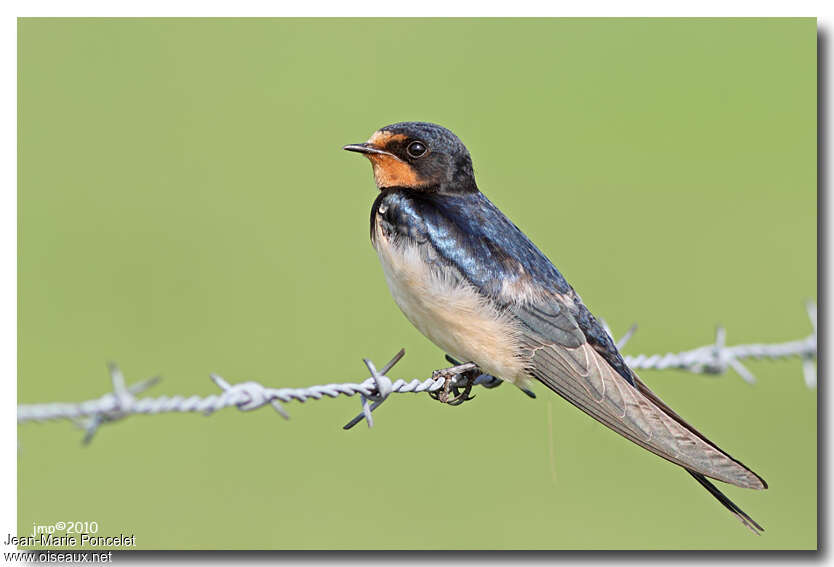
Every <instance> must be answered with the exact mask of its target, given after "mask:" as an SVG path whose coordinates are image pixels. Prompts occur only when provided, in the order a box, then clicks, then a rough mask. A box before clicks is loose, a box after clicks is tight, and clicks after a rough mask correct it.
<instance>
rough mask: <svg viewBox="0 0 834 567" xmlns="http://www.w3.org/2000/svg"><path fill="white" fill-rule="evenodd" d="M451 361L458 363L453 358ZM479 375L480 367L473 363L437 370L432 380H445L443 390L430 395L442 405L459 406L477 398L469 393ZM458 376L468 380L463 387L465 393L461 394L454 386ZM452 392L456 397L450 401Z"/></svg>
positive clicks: (433, 373)
mask: <svg viewBox="0 0 834 567" xmlns="http://www.w3.org/2000/svg"><path fill="white" fill-rule="evenodd" d="M447 358H449V357H447ZM449 360H450V361H452V362H457V361H456V360H454V359H451V358H449ZM479 375H480V370H479V369H478V366H477V365H476V364H475V363H473V362H467V363H465V364H456V365H455V366H451V367H449V368H443V369H441V370H435V371H434V372H432V378H433V379H435V380H436V379H438V378H443V379H444V384H443V388H441V389H440V390H436V391H434V392H429V395H430V396H431V397H432V398H434V399H435V400H437V401H439V402H440V403H443V404H449V405H452V406H458V405H460V404H462V403H463V402H465V401H468V400H471V399H472V398H474V397H475V396H470V395H469V393H470V392H471V391H472V385H473V384H474V382H475V380H476V379H477V378H478V376H479ZM457 376H462V377H463V378H464V379H465V380H466V385H465V386H464V387H463V388H464V390H463V393H461V392H460V390H459V387H458V386H455V385H453V384H454V381H455V378H456V377H457ZM452 392H454V396H453V397H451V399H450V394H451V393H452Z"/></svg>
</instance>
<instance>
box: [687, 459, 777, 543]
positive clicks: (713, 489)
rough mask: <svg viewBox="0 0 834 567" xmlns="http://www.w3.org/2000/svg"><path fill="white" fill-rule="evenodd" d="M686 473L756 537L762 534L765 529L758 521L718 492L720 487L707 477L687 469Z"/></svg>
mask: <svg viewBox="0 0 834 567" xmlns="http://www.w3.org/2000/svg"><path fill="white" fill-rule="evenodd" d="M686 472H688V473H689V474H691V475H692V477H693V478H694V479H695V480H697V481H698V482H699V483H700V484H701V486H703V487H704V488H706V489H707V491H709V493H710V494H712V495H713V496H714V497H715V499H716V500H718V501H719V502H721V504H723V505H724V507H725V508H727V510H729V511H730V512H731V513H732V514H733V515H734V516H735V517H736V518H738V519H739V520H740V521H741V523H742V524H744V525H745V526H747V528H748V529H749V530H750V531H752V532H753V533H754V534H756V535H761V534H762V532H763V531H764V528H763V527H762V526H760V525H759V524H758V523H756V520H754V519H753V518H751V517H750V516H748V515H747V514H746V513H745V512H744V510H742V509H741V508H739V507H738V506H736V505H735V503H734V502H733V501H732V500H730V499H729V498H727V496H726V495H725V494H724V493H723V492H721V491H720V490H718V487H717V486H715V485H714V484H713V483H711V482H710V481H709V480H707V477H705V476H704V475H702V474H701V473H697V472H692V471H691V470H689V469H686Z"/></svg>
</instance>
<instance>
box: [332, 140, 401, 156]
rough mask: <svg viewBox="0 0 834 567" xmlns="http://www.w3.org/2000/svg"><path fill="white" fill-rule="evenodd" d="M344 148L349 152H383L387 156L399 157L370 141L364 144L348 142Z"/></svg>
mask: <svg viewBox="0 0 834 567" xmlns="http://www.w3.org/2000/svg"><path fill="white" fill-rule="evenodd" d="M342 149H343V150H347V151H349V152H359V153H360V154H383V155H386V156H391V157H397V156H395V155H394V154H392V153H391V152H386V151H385V150H380V149H379V148H378V147H376V146H375V145H373V144H371V143H368V142H364V143H362V144H348V145H347V146H345V147H343V148H342Z"/></svg>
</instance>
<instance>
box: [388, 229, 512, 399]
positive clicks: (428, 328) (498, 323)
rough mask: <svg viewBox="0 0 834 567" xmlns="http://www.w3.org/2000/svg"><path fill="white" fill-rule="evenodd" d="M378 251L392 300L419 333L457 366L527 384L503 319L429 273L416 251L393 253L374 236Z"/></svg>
mask: <svg viewBox="0 0 834 567" xmlns="http://www.w3.org/2000/svg"><path fill="white" fill-rule="evenodd" d="M376 236H377V238H376V242H375V244H376V249H377V254H378V255H379V260H380V262H381V263H382V269H383V271H384V272H385V279H386V280H387V282H388V288H389V289H390V290H391V295H393V296H394V301H396V303H397V305H398V306H399V307H400V309H401V310H402V312H403V313H404V314H405V316H406V317H407V318H408V320H409V321H411V323H412V324H413V325H414V326H415V327H417V329H418V330H419V331H420V332H421V333H423V334H424V335H425V336H426V337H428V338H429V339H430V340H431V341H432V342H433V343H434V344H436V345H437V346H438V347H440V348H441V349H443V350H444V351H445V352H447V353H448V354H450V355H451V356H453V357H455V358H457V359H458V360H460V361H461V362H474V363H476V364H477V365H478V366H479V367H480V368H481V369H482V370H483V371H485V372H487V373H489V374H492V375H494V376H497V377H499V378H503V379H505V380H509V381H511V382H513V383H516V384H518V385H524V384H526V382H527V375H526V373H525V372H524V365H523V363H522V362H521V361H520V360H519V359H518V358H517V353H519V352H520V350H521V349H520V347H519V345H518V340H517V336H518V333H517V331H516V328H515V326H514V324H513V322H512V318H511V317H510V316H508V315H507V314H503V313H501V312H499V311H498V310H497V309H496V308H495V307H494V306H493V305H492V304H491V303H490V302H489V301H488V300H487V299H486V298H485V297H484V296H482V295H481V294H479V293H478V291H477V290H476V289H475V288H474V287H472V286H471V285H469V284H467V283H460V282H456V281H455V280H456V278H454V277H450V274H448V273H444V272H443V271H442V270H438V269H436V268H431V267H430V266H429V265H428V264H427V263H426V262H425V261H423V260H422V259H421V257H420V253H419V249H418V248H417V246H410V247H407V248H404V249H402V250H401V249H397V248H395V247H394V246H392V245H391V244H390V243H389V242H388V240H387V239H386V238H385V237H384V236H383V235H382V234H381V232H380V231H377V233H376Z"/></svg>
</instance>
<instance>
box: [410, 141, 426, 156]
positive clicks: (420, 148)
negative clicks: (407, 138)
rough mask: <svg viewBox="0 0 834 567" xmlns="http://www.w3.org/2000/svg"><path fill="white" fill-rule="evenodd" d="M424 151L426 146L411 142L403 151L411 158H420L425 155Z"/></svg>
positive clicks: (418, 142)
mask: <svg viewBox="0 0 834 567" xmlns="http://www.w3.org/2000/svg"><path fill="white" fill-rule="evenodd" d="M426 150H427V148H426V145H425V144H424V143H423V142H420V141H415V142H411V143H410V144H408V147H407V148H406V149H405V151H407V152H408V155H410V156H411V157H413V158H418V157H422V156H423V155H424V154H425V153H426Z"/></svg>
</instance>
